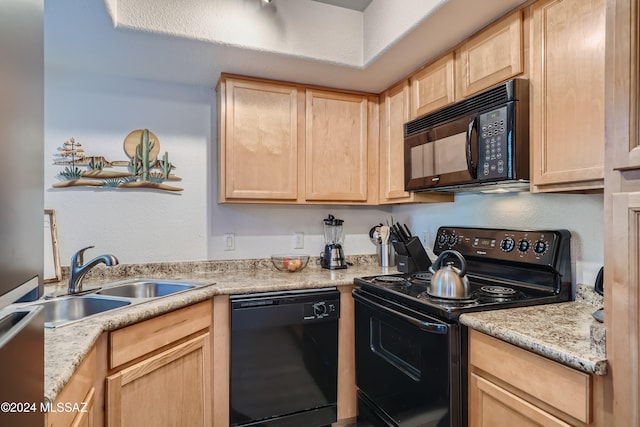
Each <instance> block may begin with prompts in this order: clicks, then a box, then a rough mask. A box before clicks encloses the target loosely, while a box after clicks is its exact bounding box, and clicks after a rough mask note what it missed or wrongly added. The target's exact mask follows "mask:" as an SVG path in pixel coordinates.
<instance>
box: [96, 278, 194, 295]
mask: <svg viewBox="0 0 640 427" xmlns="http://www.w3.org/2000/svg"><path fill="white" fill-rule="evenodd" d="M193 288H195V285H191V284H187V283H175V282H162V281H139V282H131V283H125V284H123V285H118V286H114V287H111V288H104V289H102V290H100V291H98V292H96V293H97V294H98V295H110V296H115V297H124V298H157V297H164V296H167V295H171V294H175V293H176V292H181V291H186V290H188V289H193Z"/></svg>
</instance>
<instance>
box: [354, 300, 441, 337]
mask: <svg viewBox="0 0 640 427" xmlns="http://www.w3.org/2000/svg"><path fill="white" fill-rule="evenodd" d="M352 295H353V299H354V300H355V301H358V302H360V303H362V304H364V305H368V306H369V307H370V308H373V309H375V310H380V311H384V312H386V313H387V314H389V315H391V316H396V317H400V318H401V319H403V320H405V321H407V322H409V323H411V324H412V325H414V326H417V327H418V328H420V330H423V331H425V332H432V333H434V334H446V333H447V332H449V327H448V326H447V325H444V324H440V323H432V322H426V321H424V320H419V319H416V318H413V317H411V316H408V315H406V314H404V313H400V312H399V311H396V310H394V309H392V308H390V307H386V306H384V305H380V304H378V303H377V302H374V301H371V300H370V299H368V298H366V297H364V296H362V295H360V294H358V293H356V292H353V293H352Z"/></svg>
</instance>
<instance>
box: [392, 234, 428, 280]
mask: <svg viewBox="0 0 640 427" xmlns="http://www.w3.org/2000/svg"><path fill="white" fill-rule="evenodd" d="M392 243H393V247H394V249H395V250H396V253H397V261H398V271H400V272H402V273H417V272H420V271H427V270H428V269H429V267H431V260H430V259H429V256H428V255H427V251H426V250H425V249H424V246H422V242H420V239H419V238H418V236H412V237H410V238H409V240H407V241H406V242H398V241H393V242H392Z"/></svg>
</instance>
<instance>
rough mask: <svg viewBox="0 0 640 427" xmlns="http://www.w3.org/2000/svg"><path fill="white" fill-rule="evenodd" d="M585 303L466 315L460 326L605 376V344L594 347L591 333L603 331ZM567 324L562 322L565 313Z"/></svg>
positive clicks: (591, 306)
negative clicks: (591, 316) (591, 317)
mask: <svg viewBox="0 0 640 427" xmlns="http://www.w3.org/2000/svg"><path fill="white" fill-rule="evenodd" d="M594 310H595V308H594V307H593V305H591V304H589V303H586V302H583V301H580V300H578V301H571V302H566V303H558V304H548V305H539V306H533V307H520V308H513V309H503V310H493V311H486V312H474V313H467V314H463V315H461V316H460V323H461V324H463V325H465V326H468V327H469V328H472V329H474V330H477V331H479V332H482V333H485V334H487V335H490V336H492V337H494V338H498V339H500V340H503V341H505V342H508V343H510V344H513V345H515V346H517V347H520V348H523V349H525V350H529V351H531V352H533V353H535V354H538V355H541V356H544V357H546V358H548V359H551V360H553V361H556V362H559V363H561V364H563V365H565V366H569V367H572V368H575V369H578V370H580V371H582V372H585V373H588V374H593V375H606V374H607V369H608V363H607V359H606V355H605V354H604V343H601V345H596V346H595V347H594V343H593V337H592V334H593V333H594V330H595V331H600V330H604V326H603V325H602V324H600V323H597V322H596V321H595V320H593V319H589V316H590V313H591V312H593V311H594ZM566 313H569V315H568V316H566V320H567V321H566V323H562V322H561V320H562V317H563V314H565V315H566Z"/></svg>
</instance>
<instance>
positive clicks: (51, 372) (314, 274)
mask: <svg viewBox="0 0 640 427" xmlns="http://www.w3.org/2000/svg"><path fill="white" fill-rule="evenodd" d="M372 259H373V258H369V257H359V258H357V259H356V260H355V261H356V262H355V265H354V266H353V267H350V268H348V269H345V270H331V271H329V270H324V269H321V268H319V267H317V266H315V265H313V266H309V267H308V268H307V269H305V270H304V271H302V272H300V273H291V274H290V273H282V272H277V271H275V270H274V269H273V268H272V267H271V268H268V267H269V264H268V263H265V262H262V261H256V260H246V261H240V262H239V263H238V265H232V264H233V263H229V264H226V263H225V262H219V263H214V264H210V262H207V268H204V269H198V268H193V267H194V265H196V266H199V267H202V265H201V264H198V263H190V264H193V265H189V266H188V267H187V268H185V267H184V266H182V264H181V263H174V264H171V265H170V266H169V267H168V268H163V267H162V264H157V265H151V266H152V267H151V268H147V269H145V268H138V267H126V266H125V267H124V268H123V269H122V271H121V275H122V277H118V276H113V275H108V274H104V272H105V271H107V270H106V269H104V270H101V269H98V272H97V274H96V275H95V276H94V277H89V278H88V279H87V287H91V286H99V285H100V284H102V283H111V282H114V281H117V280H123V279H127V280H129V278H133V277H153V278H156V279H162V278H165V279H167V278H170V279H173V280H182V281H197V282H203V281H205V282H208V283H210V284H209V285H207V286H203V287H199V288H196V289H193V290H189V291H185V292H181V293H179V294H176V295H171V296H168V297H164V298H160V299H157V300H153V301H149V302H145V303H141V304H138V305H135V306H132V307H125V308H122V309H118V310H115V311H114V312H109V313H104V314H102V315H100V316H97V317H95V318H91V319H86V320H84V321H80V322H77V323H73V324H70V325H67V326H63V327H59V328H55V329H45V390H44V391H45V394H44V396H45V399H47V400H50V401H54V400H55V398H56V397H57V396H58V394H59V393H60V392H61V391H62V389H63V388H64V386H65V385H66V384H67V382H68V381H69V380H70V378H71V376H72V375H73V374H74V372H75V371H76V369H77V368H78V367H79V365H80V364H81V363H82V361H83V360H84V358H85V356H86V355H87V354H88V352H89V351H90V350H91V348H92V347H93V345H94V344H95V343H96V342H97V340H98V338H99V337H100V335H101V334H102V333H104V332H109V331H112V330H115V329H119V328H122V327H125V326H128V325H131V324H134V323H137V322H140V321H143V320H146V319H149V318H152V317H155V316H158V315H161V314H164V313H167V312H170V311H173V310H177V309H179V308H183V307H186V306H188V305H192V304H195V303H198V302H201V301H205V300H207V299H210V298H212V297H214V296H215V295H222V294H226V295H233V294H242V293H253V292H271V291H286V290H294V289H313V288H322V287H339V286H346V285H353V279H354V278H355V277H364V276H370V275H376V274H392V273H396V270H395V268H393V269H389V270H387V269H382V268H381V267H379V266H377V265H376V264H375V262H372ZM212 265H214V266H215V268H211V266H212ZM174 266H178V267H174ZM238 266H240V267H242V268H237V267H238ZM165 267H166V265H165ZM245 267H247V269H244V268H245ZM265 267H267V268H265ZM63 277H64V276H63ZM63 284H64V282H60V283H57V284H52V285H49V286H47V290H48V291H49V292H50V291H52V290H56V289H58V290H59V289H60V287H63ZM591 293H593V292H591ZM561 304H562V305H565V304H566V305H568V307H574V308H575V307H579V308H580V310H579V312H580V313H581V314H580V316H579V317H580V320H581V323H584V316H585V314H584V313H586V311H587V310H589V309H590V308H592V307H593V306H592V305H590V304H587V303H585V302H578V301H576V302H568V303H561ZM561 304H551V305H549V306H556V305H558V306H559V305H561ZM576 304H577V306H576ZM542 307H546V306H542ZM515 310H519V309H517V308H516V309H508V310H494V311H490V312H477V313H468V314H463V315H462V316H461V317H460V322H461V323H462V324H464V325H466V326H468V327H470V328H473V329H477V330H478V331H480V332H484V333H487V334H489V335H492V336H494V337H496V338H499V339H502V340H504V341H507V342H509V343H512V344H514V345H516V346H519V347H521V348H524V349H526V350H530V351H532V352H534V353H537V354H540V355H542V356H545V357H548V358H550V359H552V360H556V361H558V362H560V363H562V364H564V365H567V366H570V367H574V368H576V369H579V370H581V371H584V372H587V373H592V374H595V375H604V374H606V370H607V362H606V358H605V357H604V355H600V356H599V355H598V354H597V352H593V351H591V352H589V351H583V352H580V351H576V350H575V349H572V348H570V347H566V346H563V345H562V340H561V339H559V340H557V341H558V342H557V343H556V344H554V343H553V342H550V341H552V340H546V341H545V340H544V339H543V340H540V339H538V338H537V337H536V334H539V333H540V331H537V332H536V331H535V330H534V331H533V333H527V331H526V329H525V330H524V331H522V330H518V328H514V327H510V326H509V322H508V321H506V322H505V319H508V318H509V312H512V311H515ZM574 311H575V310H574ZM487 313H494V316H495V313H500V314H499V315H498V317H500V316H503V319H502V321H496V319H495V318H494V319H493V320H487V319H486V318H483V316H484V317H486V316H487V315H488V314H487ZM528 315H531V314H527V313H520V314H519V316H520V317H519V318H520V319H521V320H526V318H525V317H523V316H528ZM581 326H582V327H581V331H582V332H581V333H580V334H579V335H578V336H576V337H572V338H573V339H576V340H585V339H586V340H587V341H590V340H589V337H588V335H587V336H585V334H584V325H581ZM587 327H588V326H587ZM560 337H562V332H560ZM581 344H582V347H584V345H588V343H587V344H585V342H582V343H581Z"/></svg>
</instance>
